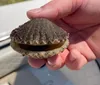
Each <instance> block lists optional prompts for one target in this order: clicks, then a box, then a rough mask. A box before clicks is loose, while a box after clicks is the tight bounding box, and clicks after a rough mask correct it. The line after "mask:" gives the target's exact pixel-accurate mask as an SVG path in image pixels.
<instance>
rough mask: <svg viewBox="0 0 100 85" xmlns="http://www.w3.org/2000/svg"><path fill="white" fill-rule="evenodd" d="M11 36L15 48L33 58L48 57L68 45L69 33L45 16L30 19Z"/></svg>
mask: <svg viewBox="0 0 100 85" xmlns="http://www.w3.org/2000/svg"><path fill="white" fill-rule="evenodd" d="M10 37H11V46H12V48H13V49H14V50H16V51H18V52H20V53H22V54H23V55H26V56H31V57H33V58H37V57H38V58H48V56H53V55H55V54H57V53H59V52H61V51H63V50H64V48H66V47H67V46H68V33H67V32H66V31H64V30H63V29H62V28H60V27H59V26H57V25H56V24H54V23H53V22H51V21H49V20H48V19H45V18H34V19H32V20H29V21H28V22H26V23H24V24H23V25H21V26H19V27H18V28H16V29H14V30H13V31H12V32H11V35H10ZM65 43H66V44H65Z"/></svg>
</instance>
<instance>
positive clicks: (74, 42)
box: [68, 33, 96, 61]
mask: <svg viewBox="0 0 100 85" xmlns="http://www.w3.org/2000/svg"><path fill="white" fill-rule="evenodd" d="M78 34H79V35H78ZM70 44H71V45H70V46H69V47H68V49H69V50H71V49H77V50H78V51H79V52H80V53H81V54H82V55H84V56H85V58H86V59H87V60H88V61H91V60H94V59H96V56H95V54H94V53H93V51H92V50H91V48H90V47H89V45H88V44H87V42H86V41H84V39H83V37H82V36H81V34H80V33H77V35H72V36H70Z"/></svg>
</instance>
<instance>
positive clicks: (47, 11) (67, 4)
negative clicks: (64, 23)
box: [27, 0, 81, 19]
mask: <svg viewBox="0 0 100 85" xmlns="http://www.w3.org/2000/svg"><path fill="white" fill-rule="evenodd" d="M78 1H81V0H52V1H50V2H49V3H47V4H45V5H44V6H42V7H41V8H38V9H32V10H29V11H28V12H27V15H28V17H29V18H35V17H44V18H48V19H58V18H61V17H64V16H67V15H69V14H71V13H72V12H73V11H74V10H76V9H77V8H78V6H75V5H78V4H76V3H77V2H78Z"/></svg>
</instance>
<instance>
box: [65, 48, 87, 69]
mask: <svg viewBox="0 0 100 85" xmlns="http://www.w3.org/2000/svg"><path fill="white" fill-rule="evenodd" d="M86 63H87V59H86V58H85V56H84V55H82V54H81V53H80V52H79V51H78V50H76V49H72V50H70V53H69V55H68V58H67V60H66V63H65V64H66V65H67V67H68V68H70V69H72V70H79V69H81V68H82V67H83V66H84V65H85V64H86Z"/></svg>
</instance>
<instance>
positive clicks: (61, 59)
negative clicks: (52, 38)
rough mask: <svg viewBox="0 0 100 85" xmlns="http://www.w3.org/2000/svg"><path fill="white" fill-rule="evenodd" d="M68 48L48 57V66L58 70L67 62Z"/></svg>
mask: <svg viewBox="0 0 100 85" xmlns="http://www.w3.org/2000/svg"><path fill="white" fill-rule="evenodd" d="M68 53H69V52H68V50H67V49H65V50H64V51H63V52H62V53H59V54H58V55H56V56H53V57H51V58H48V59H47V63H46V66H47V67H48V68H49V69H51V70H57V69H59V68H61V67H62V66H63V65H64V64H65V60H66V58H67V55H68Z"/></svg>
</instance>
